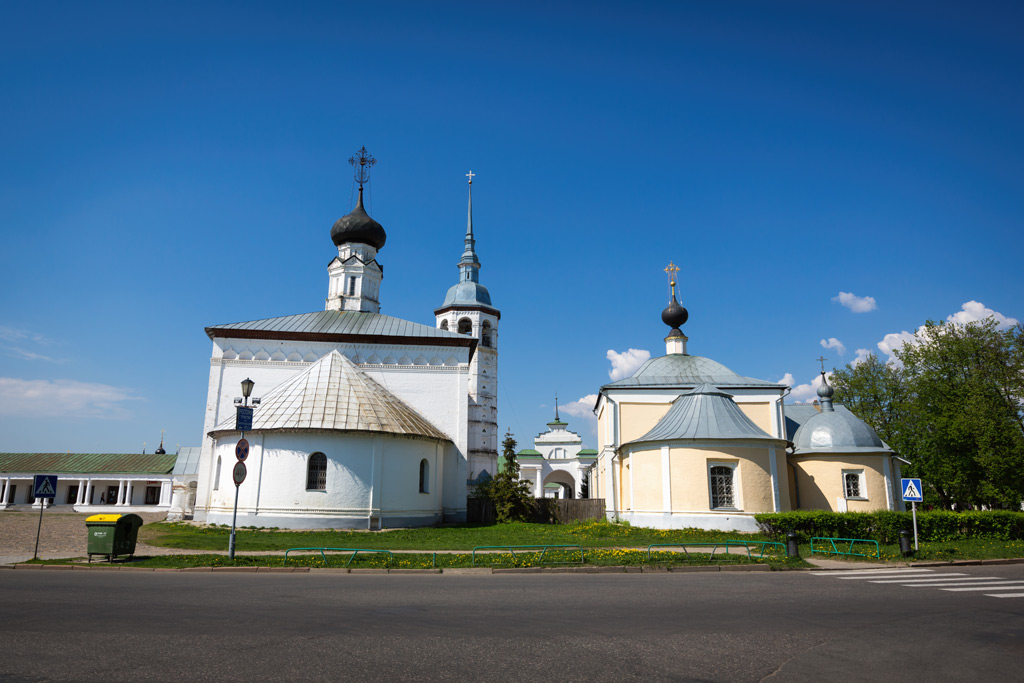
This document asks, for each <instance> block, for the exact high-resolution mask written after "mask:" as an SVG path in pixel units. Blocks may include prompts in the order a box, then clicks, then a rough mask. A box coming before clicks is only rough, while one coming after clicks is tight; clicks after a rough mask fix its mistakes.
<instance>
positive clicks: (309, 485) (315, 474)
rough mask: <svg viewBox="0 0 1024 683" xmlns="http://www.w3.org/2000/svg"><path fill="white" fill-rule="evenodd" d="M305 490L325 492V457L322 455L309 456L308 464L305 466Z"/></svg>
mask: <svg viewBox="0 0 1024 683" xmlns="http://www.w3.org/2000/svg"><path fill="white" fill-rule="evenodd" d="M306 490H307V491H325V490H327V456H326V455H324V454H323V453H314V454H313V455H311V456H309V463H308V465H307V466H306Z"/></svg>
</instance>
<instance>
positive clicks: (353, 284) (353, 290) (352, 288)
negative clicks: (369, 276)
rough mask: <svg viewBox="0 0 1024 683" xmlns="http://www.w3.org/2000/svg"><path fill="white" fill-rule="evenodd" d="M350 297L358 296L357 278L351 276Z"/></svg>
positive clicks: (349, 282) (349, 280)
mask: <svg viewBox="0 0 1024 683" xmlns="http://www.w3.org/2000/svg"><path fill="white" fill-rule="evenodd" d="M348 295H349V296H355V295H356V278H355V277H354V276H351V275H350V276H349V278H348Z"/></svg>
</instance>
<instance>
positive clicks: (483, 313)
mask: <svg viewBox="0 0 1024 683" xmlns="http://www.w3.org/2000/svg"><path fill="white" fill-rule="evenodd" d="M475 175H476V174H475V173H473V172H472V171H470V172H469V173H467V174H466V176H467V177H468V178H469V212H468V217H467V223H466V238H465V246H464V249H463V252H462V258H461V259H460V260H459V263H458V268H459V282H458V284H455V285H452V286H451V287H450V288H449V289H448V293H447V295H446V296H445V298H444V303H442V304H441V306H440V307H439V308H436V309H434V317H435V319H436V320H437V327H438V329H442V330H450V331H452V332H457V333H459V334H465V335H468V336H471V337H473V338H475V339H476V340H477V347H476V352H475V353H474V354H473V360H472V361H471V363H470V366H469V373H470V375H469V439H468V444H469V471H468V473H467V474H468V479H469V480H470V481H475V480H477V479H478V478H479V477H480V475H482V474H483V473H484V472H486V473H487V474H490V475H491V476H494V475H495V474H497V465H498V321H499V320H500V319H501V311H499V310H498V309H497V308H495V307H494V306H492V305H491V295H490V293H489V292H488V291H487V288H486V287H484V286H483V285H481V284H480V260H479V259H478V258H477V255H476V239H475V238H474V236H473V176H475Z"/></svg>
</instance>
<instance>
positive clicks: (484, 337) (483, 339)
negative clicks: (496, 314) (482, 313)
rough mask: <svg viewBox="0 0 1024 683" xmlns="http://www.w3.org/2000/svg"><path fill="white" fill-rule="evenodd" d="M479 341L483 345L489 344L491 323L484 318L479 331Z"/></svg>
mask: <svg viewBox="0 0 1024 683" xmlns="http://www.w3.org/2000/svg"><path fill="white" fill-rule="evenodd" d="M480 343H481V344H483V345H484V346H490V345H491V323H490V321H487V320H485V321H484V324H483V328H482V329H481V331H480Z"/></svg>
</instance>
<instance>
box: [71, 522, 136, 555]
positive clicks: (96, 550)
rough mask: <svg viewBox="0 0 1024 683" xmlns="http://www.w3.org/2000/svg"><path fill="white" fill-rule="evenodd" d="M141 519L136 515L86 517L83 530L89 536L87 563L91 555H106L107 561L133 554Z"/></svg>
mask: <svg viewBox="0 0 1024 683" xmlns="http://www.w3.org/2000/svg"><path fill="white" fill-rule="evenodd" d="M140 526H142V517H139V516H138V515H93V516H92V517H86V519H85V528H86V531H87V532H88V535H89V549H88V553H89V562H92V556H93V555H106V556H107V561H108V562H109V561H111V560H113V559H114V558H115V557H116V556H118V555H128V556H129V558H130V557H131V556H133V555H134V554H135V542H136V541H137V540H138V538H139V527H140Z"/></svg>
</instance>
